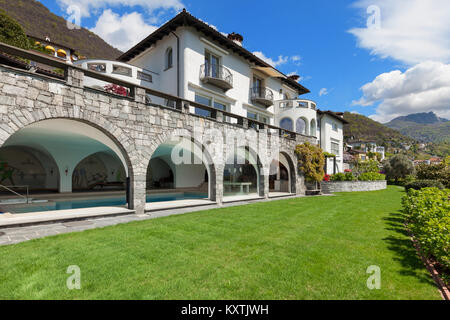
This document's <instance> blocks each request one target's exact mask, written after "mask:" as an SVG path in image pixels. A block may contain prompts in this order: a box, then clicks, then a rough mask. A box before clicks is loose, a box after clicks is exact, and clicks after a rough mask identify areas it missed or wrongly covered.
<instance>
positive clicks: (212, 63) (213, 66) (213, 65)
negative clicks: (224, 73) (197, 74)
mask: <svg viewBox="0 0 450 320" xmlns="http://www.w3.org/2000/svg"><path fill="white" fill-rule="evenodd" d="M219 69H220V57H219V56H215V55H213V54H212V53H209V52H208V51H206V52H205V72H206V76H208V77H212V78H219V77H220V70H219Z"/></svg>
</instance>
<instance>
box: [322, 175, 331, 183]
mask: <svg viewBox="0 0 450 320" xmlns="http://www.w3.org/2000/svg"><path fill="white" fill-rule="evenodd" d="M330 179H331V176H330V175H329V174H326V175H325V176H324V177H323V181H326V182H329V181H330Z"/></svg>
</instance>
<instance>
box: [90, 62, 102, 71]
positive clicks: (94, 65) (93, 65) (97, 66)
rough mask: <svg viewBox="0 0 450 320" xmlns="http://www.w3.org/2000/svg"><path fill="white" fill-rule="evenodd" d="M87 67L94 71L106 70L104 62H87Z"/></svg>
mask: <svg viewBox="0 0 450 320" xmlns="http://www.w3.org/2000/svg"><path fill="white" fill-rule="evenodd" d="M87 67H88V69H89V70H91V71H96V72H106V64H105V63H88V65H87Z"/></svg>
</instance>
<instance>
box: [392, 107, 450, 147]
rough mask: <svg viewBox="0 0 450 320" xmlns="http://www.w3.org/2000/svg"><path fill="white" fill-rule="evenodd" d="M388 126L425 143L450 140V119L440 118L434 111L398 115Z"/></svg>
mask: <svg viewBox="0 0 450 320" xmlns="http://www.w3.org/2000/svg"><path fill="white" fill-rule="evenodd" d="M386 126H388V127H389V128H392V129H396V130H399V131H400V132H401V133H402V134H404V135H406V136H409V137H411V138H413V139H416V140H418V141H420V142H424V143H427V142H435V143H439V142H446V141H447V142H449V141H450V121H449V120H447V119H443V118H439V117H438V116H437V115H436V114H435V113H434V112H429V113H416V114H410V115H408V116H404V117H398V118H395V119H394V120H392V121H391V122H389V123H386Z"/></svg>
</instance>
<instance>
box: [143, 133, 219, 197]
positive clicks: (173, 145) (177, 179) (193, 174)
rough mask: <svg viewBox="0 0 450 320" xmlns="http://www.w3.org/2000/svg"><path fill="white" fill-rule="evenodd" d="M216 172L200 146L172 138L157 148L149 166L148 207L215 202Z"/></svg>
mask: <svg viewBox="0 0 450 320" xmlns="http://www.w3.org/2000/svg"><path fill="white" fill-rule="evenodd" d="M214 172H215V171H214V165H213V163H212V160H211V157H210V156H209V154H208V152H207V151H206V150H205V149H204V148H203V146H202V145H201V144H199V143H197V142H196V141H195V140H192V139H191V138H187V137H173V138H171V139H169V140H168V141H166V142H164V143H162V144H161V145H159V146H158V148H157V149H156V150H155V152H154V153H153V155H152V157H151V159H150V162H149V164H148V168H147V203H152V202H164V201H175V200H187V199H211V200H215V192H214V190H213V183H214V179H215V173H214ZM210 177H211V178H210Z"/></svg>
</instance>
